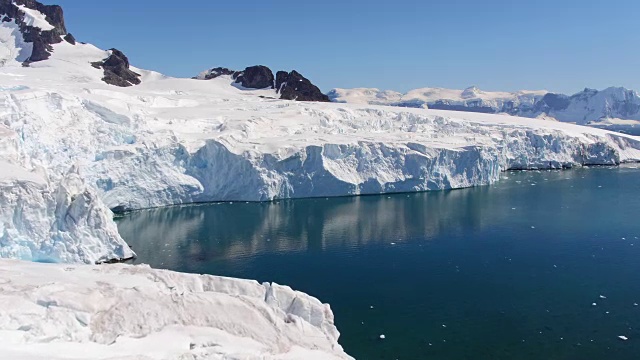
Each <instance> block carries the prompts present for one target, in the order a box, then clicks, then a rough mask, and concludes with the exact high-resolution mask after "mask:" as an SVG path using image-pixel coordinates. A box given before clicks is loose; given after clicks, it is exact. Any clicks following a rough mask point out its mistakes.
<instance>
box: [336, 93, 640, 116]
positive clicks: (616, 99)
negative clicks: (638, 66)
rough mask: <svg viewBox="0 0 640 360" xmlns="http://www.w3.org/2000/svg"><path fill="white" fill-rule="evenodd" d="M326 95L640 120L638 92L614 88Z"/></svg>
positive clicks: (483, 110) (466, 108) (442, 107)
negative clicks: (574, 91) (560, 91)
mask: <svg viewBox="0 0 640 360" xmlns="http://www.w3.org/2000/svg"><path fill="white" fill-rule="evenodd" d="M328 95H329V97H330V98H331V100H332V101H335V102H346V103H355V104H372V105H390V106H402V107H417V108H425V109H426V108H429V109H440V110H455V111H469V112H480V113H492V114H497V113H505V114H509V115H514V116H522V117H529V118H542V119H549V120H558V121H563V122H573V123H577V124H587V123H590V122H596V123H598V122H607V121H610V120H609V119H626V120H640V95H639V94H638V93H637V92H636V91H633V90H627V89H625V88H614V87H611V88H607V89H604V90H602V91H597V90H593V89H585V90H584V91H582V92H579V93H577V94H574V95H571V96H567V95H563V94H554V93H550V92H547V91H519V92H515V93H508V92H490V91H482V90H480V89H478V88H477V87H470V88H467V89H465V90H452V89H442V88H422V89H416V90H411V91H409V92H407V93H406V94H402V93H398V92H394V91H388V90H386V91H380V90H378V89H373V88H371V89H370V88H356V89H333V90H332V91H331V92H330V93H329V94H328Z"/></svg>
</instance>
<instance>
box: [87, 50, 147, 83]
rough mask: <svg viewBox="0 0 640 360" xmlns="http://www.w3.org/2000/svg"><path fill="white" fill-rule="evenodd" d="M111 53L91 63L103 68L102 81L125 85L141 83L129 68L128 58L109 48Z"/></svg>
mask: <svg viewBox="0 0 640 360" xmlns="http://www.w3.org/2000/svg"><path fill="white" fill-rule="evenodd" d="M110 51H111V55H110V56H109V57H108V58H106V59H105V60H103V61H99V62H94V63H92V64H91V65H93V67H95V68H97V69H100V68H102V69H104V77H103V78H102V81H104V82H106V83H107V84H110V85H115V86H120V87H127V86H132V85H138V84H140V83H141V81H140V79H139V77H140V74H137V73H135V72H133V71H131V69H129V59H128V58H127V57H126V56H125V55H124V54H123V53H122V51H120V50H117V49H111V50H110Z"/></svg>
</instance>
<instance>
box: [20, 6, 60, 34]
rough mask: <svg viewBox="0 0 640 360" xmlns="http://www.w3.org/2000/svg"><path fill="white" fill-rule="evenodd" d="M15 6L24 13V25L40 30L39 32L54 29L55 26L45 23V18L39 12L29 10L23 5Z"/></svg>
mask: <svg viewBox="0 0 640 360" xmlns="http://www.w3.org/2000/svg"><path fill="white" fill-rule="evenodd" d="M16 6H17V7H18V9H20V11H22V12H23V13H24V22H25V24H26V25H28V26H33V27H36V28H40V30H43V31H48V30H53V29H55V26H53V25H51V23H49V21H47V16H46V15H45V14H43V13H41V12H40V11H38V10H34V9H30V8H28V7H26V6H24V5H17V4H16Z"/></svg>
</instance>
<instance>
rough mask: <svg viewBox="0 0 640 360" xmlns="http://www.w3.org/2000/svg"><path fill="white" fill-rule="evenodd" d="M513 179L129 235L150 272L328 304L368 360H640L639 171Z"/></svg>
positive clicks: (209, 219)
mask: <svg viewBox="0 0 640 360" xmlns="http://www.w3.org/2000/svg"><path fill="white" fill-rule="evenodd" d="M504 177H505V178H504V179H502V180H501V181H500V182H499V183H498V184H496V185H494V186H488V187H479V188H473V189H466V190H455V191H445V192H432V193H421V194H410V195H407V194H399V195H391V196H386V195H385V196H366V197H353V198H333V199H324V198H323V199H309V200H293V201H282V202H278V203H269V204H267V203H250V204H246V203H234V204H213V205H201V206H186V207H174V208H168V209H158V210H150V211H141V212H136V213H132V214H128V215H126V217H124V218H122V219H120V220H119V228H120V232H121V234H122V236H123V237H124V238H125V239H126V240H127V241H128V242H129V243H130V244H131V245H132V246H133V247H134V250H135V251H136V252H137V253H138V255H139V258H138V260H137V262H139V263H148V264H151V265H152V266H154V267H159V268H167V269H172V270H178V271H185V272H192V273H207V274H215V275H223V276H233V277H241V278H251V279H258V280H259V281H275V282H278V283H281V284H287V285H290V286H292V287H293V288H295V289H298V290H301V291H304V292H307V293H309V294H312V295H314V296H316V297H318V298H320V299H321V300H322V301H325V302H329V303H330V304H331V306H332V309H333V310H334V313H335V315H336V324H337V326H338V329H339V330H340V331H341V334H342V335H341V338H340V343H341V344H342V345H343V346H344V348H345V350H346V351H347V352H348V353H350V354H351V355H353V356H354V357H356V358H357V359H638V358H640V306H637V304H638V303H640V239H639V237H640V169H637V168H592V169H579V170H568V171H553V172H546V171H545V172H519V173H505V176H504ZM594 303H595V305H593V304H594ZM381 334H384V335H385V336H386V339H385V340H380V339H379V336H380V335H381ZM618 336H626V337H628V338H629V340H627V341H623V340H620V339H619V338H618Z"/></svg>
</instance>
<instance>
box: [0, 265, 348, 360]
mask: <svg viewBox="0 0 640 360" xmlns="http://www.w3.org/2000/svg"><path fill="white" fill-rule="evenodd" d="M0 304H2V306H0V337H1V338H2V341H0V359H29V360H40V359H42V360H44V359H46V360H63V359H64V360H68V359H116V358H117V359H122V360H125V359H131V360H134V359H136V360H138V359H149V360H151V359H163V360H171V359H193V360H196V359H203V360H204V359H318V360H320V359H322V360H329V359H335V360H337V359H351V358H350V357H349V356H348V355H346V354H345V353H344V351H343V350H342V348H341V347H340V345H338V343H337V339H338V336H339V333H338V331H337V329H336V327H335V326H334V323H333V313H332V312H331V309H330V307H329V305H326V304H322V303H321V302H320V301H319V300H317V299H316V298H313V297H311V296H309V295H306V294H304V293H301V292H297V291H293V290H291V289H290V288H288V287H286V286H281V285H277V284H269V283H264V284H258V283H257V282H255V281H249V280H240V279H230V278H222V277H214V276H207V275H190V274H179V273H174V272H170V271H162V270H153V269H150V268H148V267H144V266H126V265H113V266H71V265H53V264H36V263H27V262H19V261H12V260H0Z"/></svg>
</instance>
